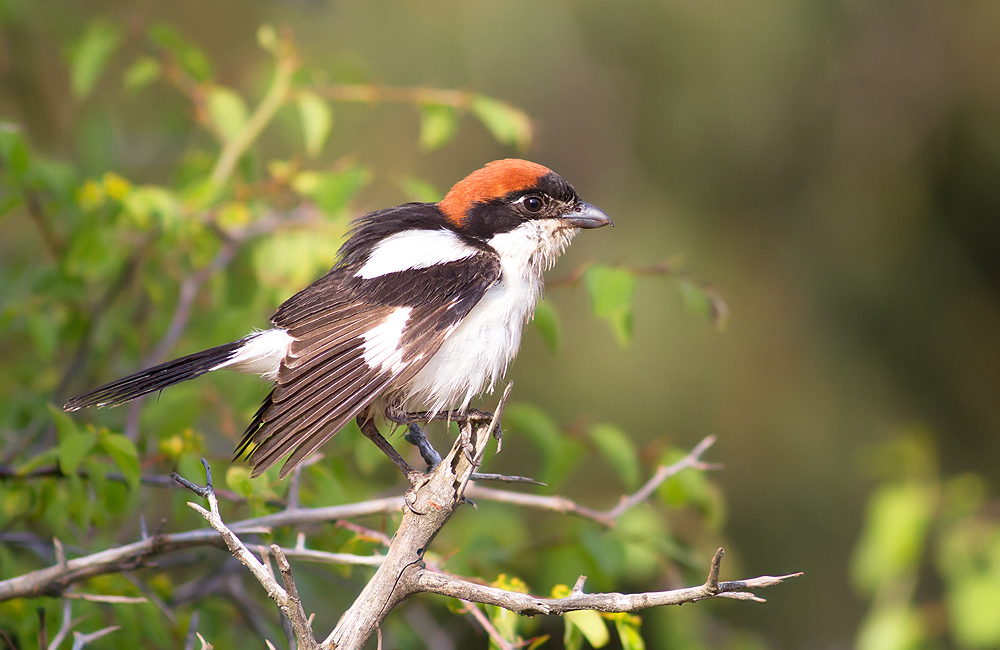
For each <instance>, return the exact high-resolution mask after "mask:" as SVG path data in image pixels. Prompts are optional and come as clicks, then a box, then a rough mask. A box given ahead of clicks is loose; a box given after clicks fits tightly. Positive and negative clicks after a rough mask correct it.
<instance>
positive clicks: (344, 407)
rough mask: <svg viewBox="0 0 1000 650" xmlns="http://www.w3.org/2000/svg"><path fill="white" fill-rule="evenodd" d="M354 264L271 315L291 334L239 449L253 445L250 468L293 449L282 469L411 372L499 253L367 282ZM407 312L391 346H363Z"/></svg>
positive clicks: (476, 296) (473, 295)
mask: <svg viewBox="0 0 1000 650" xmlns="http://www.w3.org/2000/svg"><path fill="white" fill-rule="evenodd" d="M354 271H355V268H354V265H350V266H348V267H346V268H345V267H335V268H334V269H333V270H332V271H330V272H329V273H327V274H326V275H325V276H323V277H322V278H320V279H319V280H317V281H316V282H315V283H313V284H312V285H310V286H309V287H307V288H306V289H304V290H303V291H301V292H299V293H298V294H296V295H295V296H293V297H292V298H290V299H289V300H288V301H286V302H285V303H284V304H283V305H282V306H281V307H280V308H279V309H278V311H277V313H276V314H275V315H274V317H273V318H272V319H271V320H272V322H273V323H274V324H275V325H276V326H278V327H281V328H284V329H285V330H287V331H288V333H289V334H290V335H291V336H292V338H293V339H294V340H293V342H292V344H291V347H290V351H289V355H288V357H286V359H285V361H283V362H282V364H281V368H280V370H279V371H278V378H277V383H276V384H275V387H274V389H273V390H272V391H271V393H270V395H268V397H267V399H266V400H265V401H264V404H263V405H262V406H261V408H260V410H259V411H258V412H257V414H256V416H255V417H254V419H253V422H251V424H250V426H249V427H248V428H247V430H246V433H245V434H244V437H243V440H242V442H241V443H240V445H239V447H238V448H237V451H236V453H237V455H240V454H242V453H243V452H245V451H249V455H248V457H247V459H248V461H249V462H250V463H251V464H252V465H253V475H254V476H257V475H259V474H261V473H262V472H264V471H266V470H267V469H268V468H270V467H271V466H273V465H274V464H275V463H277V462H278V461H279V460H280V459H281V458H282V457H283V456H285V455H286V454H288V453H289V452H292V453H291V456H290V457H289V458H288V460H287V461H286V462H285V464H284V465H283V466H282V468H281V476H282V477H284V476H285V475H286V474H288V473H289V472H290V471H291V470H292V469H294V468H295V466H296V465H298V464H299V463H301V462H302V461H303V460H304V459H305V458H306V456H308V455H309V454H310V453H312V452H313V451H315V450H316V449H317V448H318V447H319V446H320V445H322V444H323V443H324V442H326V441H327V440H329V439H330V437H331V436H333V435H334V434H335V433H337V431H339V430H340V429H341V428H342V427H343V426H344V425H346V424H347V423H348V422H350V421H351V420H352V419H353V418H354V417H356V416H357V415H358V414H359V413H361V411H362V410H363V409H364V408H365V407H367V406H368V405H369V404H370V403H371V402H372V401H373V400H375V399H376V398H378V397H379V396H381V395H383V394H385V393H387V392H390V391H392V390H394V389H396V388H398V387H400V386H402V385H404V384H405V383H406V382H407V381H408V380H409V379H411V378H412V377H413V376H414V375H416V373H417V372H419V371H420V369H421V368H423V367H424V365H425V364H426V363H427V362H428V361H429V360H430V358H431V357H432V356H433V355H434V353H435V352H437V350H438V348H440V347H441V344H442V343H443V342H444V340H445V339H446V338H447V337H448V335H449V334H450V333H451V332H452V331H453V329H454V328H455V326H456V325H457V324H458V323H459V321H461V320H462V319H463V318H464V317H465V316H466V315H467V314H468V313H469V311H470V310H471V309H472V308H473V307H474V306H475V305H476V304H477V303H478V302H479V300H480V299H481V298H482V297H483V294H485V293H486V290H487V289H488V288H489V287H490V286H491V285H492V284H493V283H494V282H496V281H497V280H498V279H499V277H500V260H499V258H498V257H497V256H496V254H495V253H491V252H487V251H483V252H482V253H479V254H476V255H472V256H470V257H468V258H465V259H461V260H458V261H454V262H448V263H446V264H438V265H435V266H432V267H428V268H424V269H410V270H407V271H405V272H401V273H388V274H386V275H382V276H378V277H375V278H371V279H367V280H366V279H362V278H358V277H355V276H354V275H353V273H354ZM401 310H408V311H406V312H403V311H401ZM404 316H405V322H404V323H403V324H402V330H401V335H400V336H399V337H398V341H393V338H394V337H393V336H388V337H387V341H388V342H389V343H395V344H396V345H395V347H394V348H393V349H385V350H382V351H381V352H378V351H373V350H372V347H371V344H369V347H368V349H367V352H368V359H366V341H367V340H369V339H371V338H372V335H373V332H378V331H379V330H378V329H376V328H379V327H388V326H387V323H390V322H395V323H399V322H400V321H402V320H404ZM390 319H397V320H396V321H390ZM388 329H389V330H392V329H393V328H391V327H388ZM366 336H367V337H368V339H366ZM380 360H381V361H382V362H380Z"/></svg>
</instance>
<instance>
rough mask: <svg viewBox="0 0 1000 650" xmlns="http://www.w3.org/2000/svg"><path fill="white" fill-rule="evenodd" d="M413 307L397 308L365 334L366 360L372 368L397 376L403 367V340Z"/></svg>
mask: <svg viewBox="0 0 1000 650" xmlns="http://www.w3.org/2000/svg"><path fill="white" fill-rule="evenodd" d="M412 311H413V308H412V307H397V308H396V309H395V311H393V312H392V313H391V314H389V316H388V317H387V318H386V319H385V320H384V321H382V322H381V323H380V324H378V325H376V326H375V327H373V328H371V329H370V330H368V331H367V332H365V333H364V339H365V343H364V359H365V363H367V364H368V366H369V367H370V368H379V369H380V370H382V371H384V372H392V373H393V374H395V373H396V372H398V371H399V370H400V369H401V368H402V367H403V349H402V348H401V347H400V345H399V341H400V339H402V338H403V330H404V329H405V327H406V321H407V320H408V319H409V318H410V312H412Z"/></svg>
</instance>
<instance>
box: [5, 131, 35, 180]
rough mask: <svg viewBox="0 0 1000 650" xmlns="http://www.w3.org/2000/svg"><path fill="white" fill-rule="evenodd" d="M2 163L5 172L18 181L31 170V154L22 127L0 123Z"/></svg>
mask: <svg viewBox="0 0 1000 650" xmlns="http://www.w3.org/2000/svg"><path fill="white" fill-rule="evenodd" d="M0 161H2V162H3V167H4V171H5V172H7V173H10V174H12V175H13V176H14V179H15V180H16V181H19V180H20V177H21V176H24V175H25V174H26V173H28V169H30V168H31V153H30V152H29V151H28V145H27V144H26V143H25V142H24V136H23V135H22V134H21V127H20V126H18V125H16V124H11V123H9V122H0Z"/></svg>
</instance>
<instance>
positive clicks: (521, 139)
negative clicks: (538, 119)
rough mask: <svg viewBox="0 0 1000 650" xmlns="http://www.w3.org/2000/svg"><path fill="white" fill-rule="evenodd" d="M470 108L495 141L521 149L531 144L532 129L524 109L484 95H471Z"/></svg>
mask: <svg viewBox="0 0 1000 650" xmlns="http://www.w3.org/2000/svg"><path fill="white" fill-rule="evenodd" d="M470 108H471V109H472V112H473V113H474V114H475V115H476V117H478V118H479V121H480V122H482V123H483V125H484V126H485V127H486V128H487V130H489V132H490V133H491V134H492V135H493V137H494V138H495V139H496V140H497V142H500V143H502V144H509V145H513V146H515V147H517V148H518V149H521V150H524V149H527V148H528V147H530V146H531V139H532V135H533V131H534V129H533V127H532V125H531V119H530V118H529V117H528V116H527V114H525V112H524V111H522V110H520V109H518V108H514V107H513V106H511V105H510V104H506V103H504V102H501V101H499V100H497V99H493V98H491V97H487V96H485V95H476V96H475V97H473V98H472V102H471V104H470Z"/></svg>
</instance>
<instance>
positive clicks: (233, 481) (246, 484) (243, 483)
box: [226, 465, 253, 499]
mask: <svg viewBox="0 0 1000 650" xmlns="http://www.w3.org/2000/svg"><path fill="white" fill-rule="evenodd" d="M226 485H227V486H229V489H230V490H232V491H233V492H235V493H236V494H238V495H240V496H241V497H243V498H244V499H249V498H250V497H252V496H253V481H252V480H251V479H250V468H249V467H246V466H245V465H230V466H229V469H227V470H226Z"/></svg>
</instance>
